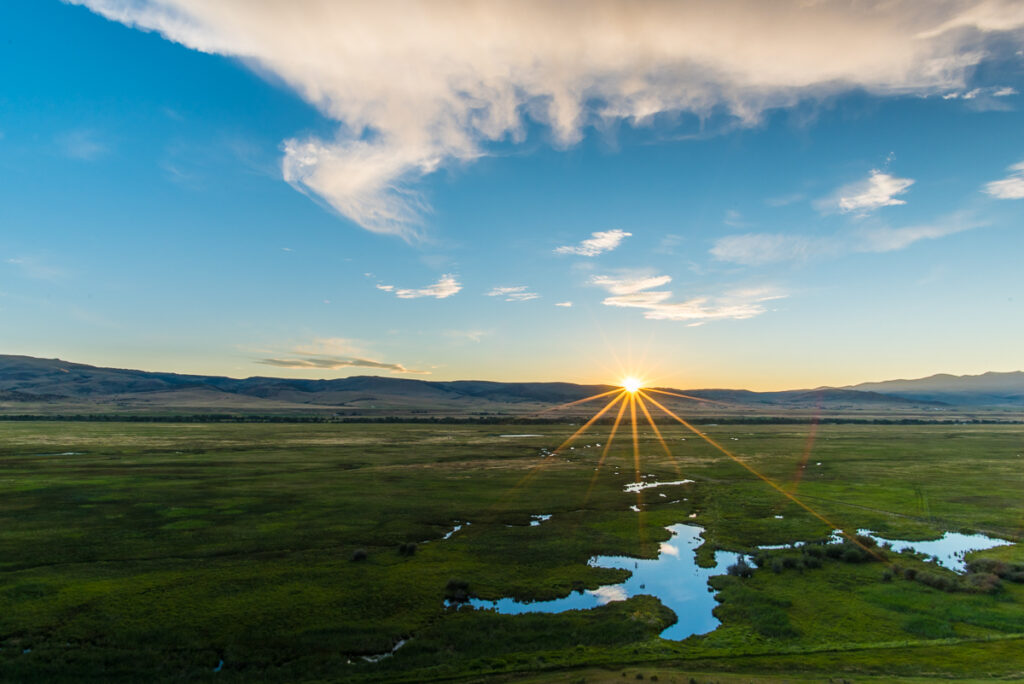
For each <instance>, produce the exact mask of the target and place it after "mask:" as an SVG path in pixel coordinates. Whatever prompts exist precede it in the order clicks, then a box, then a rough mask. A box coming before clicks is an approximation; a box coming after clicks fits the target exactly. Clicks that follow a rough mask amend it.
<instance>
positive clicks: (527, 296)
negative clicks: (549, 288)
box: [487, 285, 540, 302]
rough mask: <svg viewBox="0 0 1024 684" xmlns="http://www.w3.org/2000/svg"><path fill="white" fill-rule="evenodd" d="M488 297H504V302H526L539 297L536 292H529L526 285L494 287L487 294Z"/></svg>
mask: <svg viewBox="0 0 1024 684" xmlns="http://www.w3.org/2000/svg"><path fill="white" fill-rule="evenodd" d="M487 296H488V297H504V298H505V301H506V302H528V301H530V300H531V299H537V298H538V297H540V295H539V294H537V293H536V292H530V290H529V288H527V287H526V285H515V286H513V287H495V288H493V289H492V290H491V291H490V292H488V293H487Z"/></svg>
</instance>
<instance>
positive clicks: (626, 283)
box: [590, 273, 672, 295]
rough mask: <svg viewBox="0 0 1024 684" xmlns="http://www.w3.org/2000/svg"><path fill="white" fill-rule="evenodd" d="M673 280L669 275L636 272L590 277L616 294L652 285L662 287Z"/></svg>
mask: <svg viewBox="0 0 1024 684" xmlns="http://www.w3.org/2000/svg"><path fill="white" fill-rule="evenodd" d="M671 281H672V278H671V277H669V276H667V275H660V276H652V275H645V274H636V273H627V274H625V275H618V276H609V275H596V276H593V277H592V278H591V279H590V282H591V283H592V284H593V285H598V286H600V287H603V288H604V289H606V290H608V291H609V292H611V293H612V294H616V295H627V294H632V293H634V292H640V291H641V290H649V289H651V288H652V287H661V286H662V285H666V284H668V283H669V282H671Z"/></svg>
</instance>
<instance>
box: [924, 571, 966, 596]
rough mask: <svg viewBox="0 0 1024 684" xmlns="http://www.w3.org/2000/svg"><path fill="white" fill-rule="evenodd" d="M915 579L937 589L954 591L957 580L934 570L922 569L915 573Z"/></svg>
mask: <svg viewBox="0 0 1024 684" xmlns="http://www.w3.org/2000/svg"><path fill="white" fill-rule="evenodd" d="M917 581H918V582H920V583H921V584H923V585H925V586H926V587H931V588H932V589H938V590H939V591H956V589H957V582H956V580H955V579H953V578H951V577H947V576H946V575H940V574H938V573H936V572H928V571H926V570H925V571H922V572H919V573H917Z"/></svg>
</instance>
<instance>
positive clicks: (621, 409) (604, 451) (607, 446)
mask: <svg viewBox="0 0 1024 684" xmlns="http://www.w3.org/2000/svg"><path fill="white" fill-rule="evenodd" d="M622 396H623V397H624V396H626V393H625V392H623V393H622ZM625 412H626V402H625V401H623V402H622V405H620V406H619V413H618V415H616V416H615V422H614V423H612V429H611V431H610V432H609V433H608V440H607V441H606V442H605V443H604V449H602V450H601V459H600V460H599V461H598V462H597V468H596V469H595V470H594V475H593V476H592V477H591V478H590V486H589V487H587V495H586V496H585V497H584V499H583V503H586V502H587V501H590V493H591V492H592V491H593V489H594V484H595V483H596V482H597V476H598V475H600V474H601V466H603V465H604V460H605V457H606V456H608V451H609V450H610V449H611V448H612V442H613V441H615V433H616V432H618V431H619V423H621V422H622V416H623V414H624V413H625Z"/></svg>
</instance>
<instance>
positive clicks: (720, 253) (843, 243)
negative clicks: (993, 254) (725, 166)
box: [711, 214, 985, 266]
mask: <svg viewBox="0 0 1024 684" xmlns="http://www.w3.org/2000/svg"><path fill="white" fill-rule="evenodd" d="M984 225H985V223H984V222H981V221H977V220H975V219H973V218H971V217H969V216H967V215H965V214H954V215H953V216H950V217H947V218H945V219H943V220H941V221H937V222H935V223H930V224H921V225H916V226H904V227H901V228H891V227H888V226H873V227H863V228H859V229H857V230H854V231H852V232H850V233H847V234H838V235H827V236H818V235H800V234H791V233H747V234H744V235H729V236H726V237H723V238H720V239H719V240H717V241H716V242H715V244H714V246H712V248H711V255H712V256H713V257H715V259H717V260H719V261H725V262H729V263H734V264H742V265H744V266H760V265H764V264H772V263H782V262H787V261H810V260H813V259H822V258H832V257H838V256H841V255H843V254H851V253H881V252H893V251H896V250H900V249H905V248H907V247H909V246H910V245H912V244H914V243H916V242H920V241H921V240H936V239H939V238H942V237H946V236H947V235H954V234H956V233H962V232H964V231H967V230H972V229H974V228H979V227H982V226H984Z"/></svg>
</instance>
